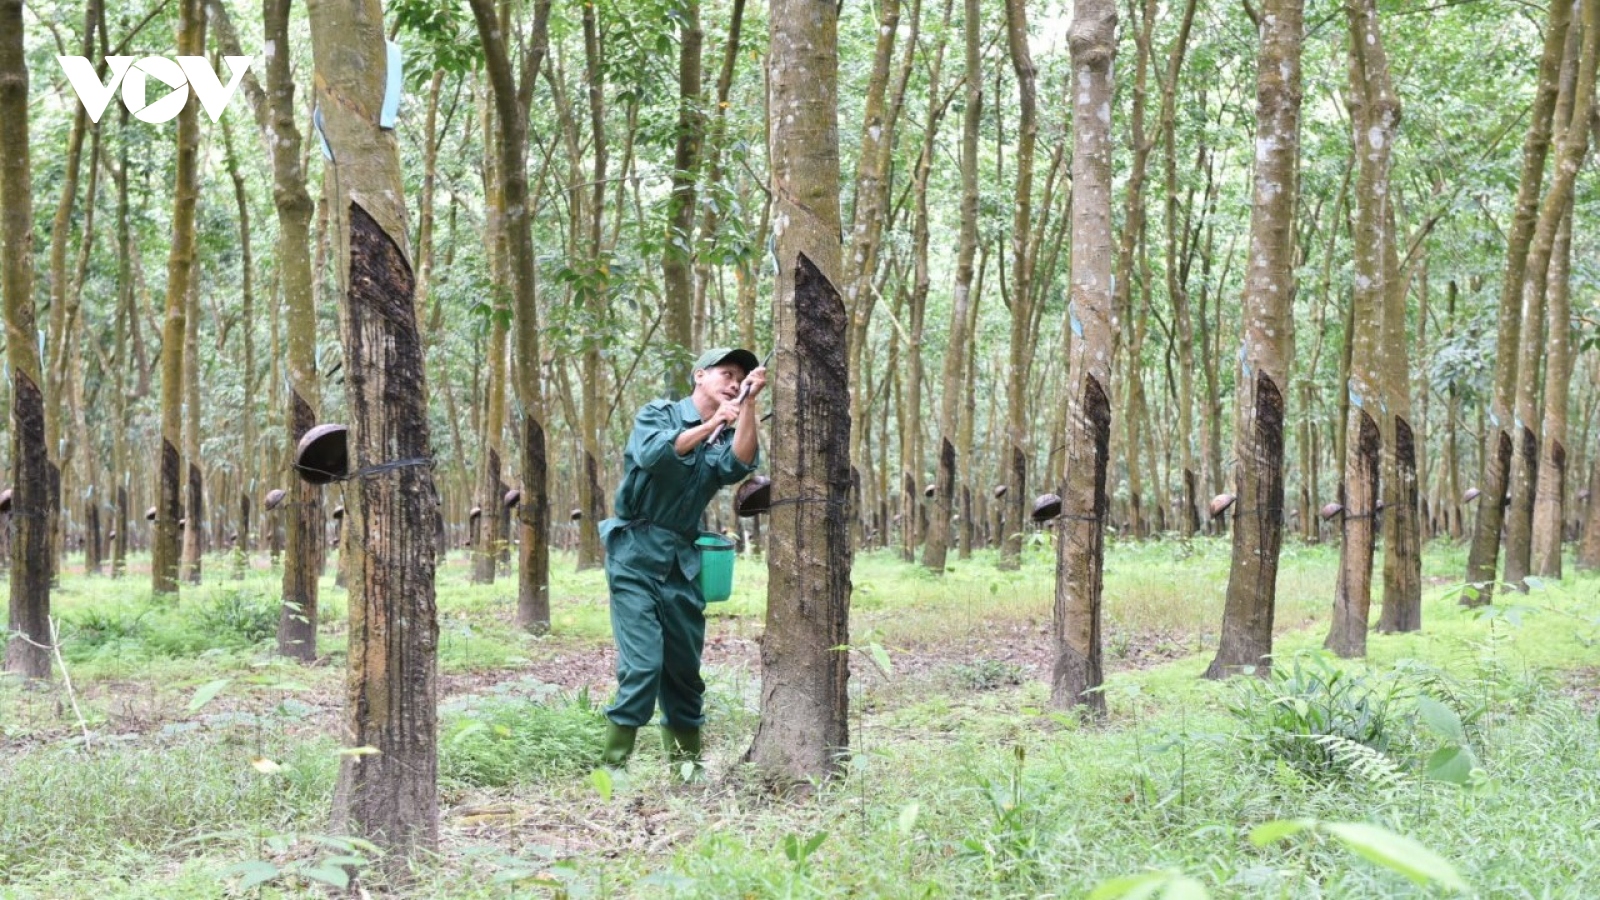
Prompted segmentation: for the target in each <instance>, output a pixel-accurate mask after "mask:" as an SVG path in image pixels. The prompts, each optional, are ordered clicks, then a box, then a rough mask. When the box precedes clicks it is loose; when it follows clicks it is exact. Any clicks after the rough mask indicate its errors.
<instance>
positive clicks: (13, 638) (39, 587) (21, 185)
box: [0, 0, 50, 678]
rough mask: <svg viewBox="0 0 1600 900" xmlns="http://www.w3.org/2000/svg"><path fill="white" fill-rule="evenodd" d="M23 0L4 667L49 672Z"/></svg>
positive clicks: (2, 120)
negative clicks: (8, 591) (8, 582)
mask: <svg viewBox="0 0 1600 900" xmlns="http://www.w3.org/2000/svg"><path fill="white" fill-rule="evenodd" d="M29 153H30V150H29V141H28V63H27V57H26V55H25V53H24V49H23V17H22V0H0V289H3V291H4V295H5V298H4V299H5V316H6V335H7V339H6V363H7V368H8V369H9V370H10V373H11V398H10V399H11V485H12V495H11V513H10V515H9V516H8V517H7V518H9V519H10V520H11V521H10V526H11V536H10V543H11V547H10V550H11V573H10V575H11V599H10V607H9V615H10V618H9V619H8V620H7V622H8V626H7V631H8V634H7V640H6V648H5V666H6V671H7V672H11V673H13V674H16V675H21V676H23V677H24V678H47V677H49V675H50V625H49V619H50V560H49V552H50V535H49V531H48V528H49V524H48V522H47V520H46V518H45V516H46V508H47V505H48V500H47V498H46V495H45V493H46V490H47V488H48V485H49V472H48V470H49V465H50V456H49V450H48V447H47V445H46V444H45V416H46V414H45V405H44V394H43V392H41V391H40V389H39V385H40V384H41V383H42V382H43V377H42V372H41V366H40V360H39V345H38V343H37V341H36V340H35V339H34V335H35V334H37V333H38V328H37V326H36V324H35V318H34V309H33V196H32V193H31V191H32V187H31V184H32V183H31V177H32V175H31V172H32V167H31V160H30V156H29Z"/></svg>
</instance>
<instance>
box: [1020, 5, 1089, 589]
mask: <svg viewBox="0 0 1600 900" xmlns="http://www.w3.org/2000/svg"><path fill="white" fill-rule="evenodd" d="M1111 7H1112V9H1111V17H1112V23H1113V25H1112V27H1113V28H1115V21H1116V9H1115V2H1114V0H1113V2H1112V4H1111ZM1007 15H1008V16H1009V15H1010V13H1009V12H1008V13H1007ZM1074 21H1077V16H1076V13H1075V14H1074ZM1007 46H1008V48H1009V49H1010V50H1011V51H1012V53H1011V69H1012V72H1013V74H1015V76H1016V79H1017V148H1016V153H1015V157H1016V167H1017V178H1016V184H1015V193H1014V194H1013V201H1012V207H1011V213H1012V216H1011V257H1010V262H1011V340H1010V343H1009V344H1008V345H1007V357H1006V420H1005V439H1004V440H1003V441H1002V442H1001V444H1000V447H1001V449H1000V453H1001V455H1002V458H1001V460H1000V469H1001V474H1002V476H1003V478H1002V483H1004V484H1005V485H1006V492H1005V496H1004V497H1003V498H997V499H996V502H997V504H999V505H1001V506H1002V508H1003V509H1004V510H1005V514H1004V521H1003V525H1002V528H1003V533H1002V534H1001V535H999V537H1000V562H999V566H1000V568H1002V569H1016V568H1019V567H1020V566H1021V565H1022V523H1023V522H1025V521H1026V520H1027V516H1028V512H1029V510H1028V497H1029V496H1030V495H1029V493H1028V453H1029V446H1030V442H1029V440H1028V433H1029V428H1028V400H1029V397H1028V372H1029V370H1030V369H1031V365H1030V363H1031V361H1032V360H1031V357H1032V351H1033V347H1034V346H1035V337H1036V335H1034V334H1033V333H1032V326H1033V324H1034V322H1033V299H1034V297H1033V294H1034V292H1033V263H1034V255H1035V254H1034V251H1035V249H1036V247H1037V244H1036V243H1035V242H1034V241H1032V240H1030V235H1032V234H1033V229H1032V225H1033V163H1034V159H1033V157H1034V147H1035V145H1036V144H1037V143H1038V139H1039V112H1038V106H1039V103H1038V72H1037V70H1036V69H1035V68H1034V65H1033V59H1032V58H1031V57H1030V56H1028V55H1026V54H1024V55H1023V56H1020V57H1019V56H1017V55H1016V52H1015V51H1016V50H1017V49H1019V47H1018V45H1017V44H1016V42H1008V44H1007ZM1020 49H1022V50H1024V51H1025V50H1027V45H1026V42H1024V43H1023V44H1022V45H1021V47H1020ZM1111 52H1112V53H1113V54H1114V53H1115V48H1114V47H1113V48H1112V50H1111ZM1107 66H1108V73H1107V75H1108V77H1109V61H1108V62H1107ZM1069 91H1071V89H1069ZM1073 94H1074V96H1076V93H1075V92H1073ZM1106 102H1107V103H1108V104H1109V102H1110V98H1109V97H1108V98H1107V101H1106ZM1075 114H1076V113H1075ZM1105 224H1106V226H1107V227H1109V226H1110V216H1109V214H1108V215H1107V219H1106V223H1105ZM1074 246H1076V244H1074ZM1108 253H1109V251H1108ZM1108 278H1109V273H1108ZM1108 349H1109V347H1108ZM1107 355H1108V356H1109V353H1108V354H1107Z"/></svg>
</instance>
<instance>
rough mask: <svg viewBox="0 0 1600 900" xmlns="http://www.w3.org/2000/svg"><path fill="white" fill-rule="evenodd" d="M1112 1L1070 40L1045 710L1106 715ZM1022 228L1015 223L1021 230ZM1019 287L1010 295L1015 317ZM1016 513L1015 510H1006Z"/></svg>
mask: <svg viewBox="0 0 1600 900" xmlns="http://www.w3.org/2000/svg"><path fill="white" fill-rule="evenodd" d="M1116 29H1117V8H1116V3H1115V2H1114V0H1079V2H1078V4H1077V5H1076V6H1075V7H1074V9H1073V13H1072V25H1071V27H1070V30H1069V31H1068V34H1067V38H1068V43H1069V45H1070V47H1071V52H1072V76H1071V81H1070V82H1069V84H1070V85H1071V86H1070V88H1069V96H1070V98H1071V101H1072V142H1073V150H1072V191H1073V198H1072V250H1073V252H1072V269H1071V276H1070V280H1069V287H1068V307H1067V318H1068V325H1069V327H1070V328H1071V330H1072V335H1073V338H1074V340H1073V342H1072V355H1071V359H1070V363H1069V369H1068V377H1067V391H1068V393H1067V397H1066V401H1067V404H1068V406H1067V410H1068V411H1067V445H1066V449H1065V451H1064V452H1065V453H1066V455H1067V479H1066V483H1065V485H1063V487H1062V490H1061V518H1060V520H1059V524H1058V526H1057V527H1058V528H1059V529H1060V535H1061V539H1060V541H1059V542H1058V543H1057V545H1056V591H1055V609H1054V616H1053V621H1054V624H1053V629H1052V630H1053V633H1054V637H1055V657H1056V658H1055V667H1054V669H1053V671H1052V672H1051V677H1050V702H1051V705H1053V706H1055V707H1057V708H1062V709H1066V708H1071V707H1079V706H1081V707H1083V708H1084V709H1086V710H1087V711H1088V712H1089V713H1090V714H1092V715H1095V716H1097V717H1098V716H1104V715H1105V709H1106V702H1105V695H1104V694H1102V693H1101V692H1100V691H1099V690H1097V688H1099V687H1100V684H1101V682H1102V680H1103V673H1102V670H1101V648H1100V619H1101V607H1102V600H1103V597H1102V591H1103V589H1104V582H1103V569H1104V565H1105V552H1104V551H1105V527H1106V512H1107V506H1108V498H1107V493H1106V467H1107V463H1108V462H1109V460H1108V455H1109V453H1108V451H1109V449H1110V445H1111V364H1112V357H1111V347H1112V340H1113V337H1112V333H1113V329H1114V324H1113V319H1114V316H1115V312H1114V310H1113V308H1112V303H1113V299H1112V286H1111V273H1112V266H1113V262H1114V261H1113V259H1112V254H1113V248H1112V245H1111V154H1112V131H1111V98H1112V93H1113V82H1112V62H1113V61H1114V59H1115V58H1116V51H1117V44H1116ZM1022 221H1025V220H1021V219H1019V222H1022ZM1020 288H1021V286H1020V285H1016V286H1014V288H1013V290H1014V291H1015V292H1016V296H1014V297H1013V299H1012V303H1013V309H1014V308H1015V304H1016V302H1017V299H1016V297H1017V296H1020V295H1021V290H1020ZM1013 507H1014V505H1013Z"/></svg>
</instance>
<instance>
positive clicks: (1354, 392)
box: [1326, 0, 1400, 657]
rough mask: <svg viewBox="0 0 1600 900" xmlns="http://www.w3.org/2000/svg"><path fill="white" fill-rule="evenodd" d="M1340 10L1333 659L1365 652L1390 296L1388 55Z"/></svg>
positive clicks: (1368, 0)
mask: <svg viewBox="0 0 1600 900" xmlns="http://www.w3.org/2000/svg"><path fill="white" fill-rule="evenodd" d="M1347 12H1348V13H1349V18H1350V99H1349V105H1350V112H1351V115H1350V120H1351V139H1352V142H1353V143H1352V147H1353V152H1354V153H1355V154H1356V158H1357V163H1356V229H1355V267H1356V268H1355V271H1356V277H1355V288H1354V295H1353V296H1352V298H1351V305H1352V308H1353V309H1354V310H1356V314H1355V320H1354V328H1353V336H1352V340H1351V353H1350V376H1349V383H1348V392H1347V393H1348V395H1349V398H1350V404H1351V407H1352V409H1351V410H1350V418H1349V421H1348V423H1347V424H1346V425H1345V462H1344V472H1345V475H1344V501H1343V502H1344V542H1343V545H1342V546H1341V547H1340V551H1339V582H1338V585H1337V587H1336V589H1335V594H1334V602H1333V623H1332V625H1331V627H1330V629H1329V632H1328V638H1327V641H1326V646H1327V647H1328V649H1330V650H1332V651H1334V652H1335V653H1337V654H1338V655H1340V656H1343V657H1355V656H1365V655H1366V652H1367V617H1368V613H1369V611H1370V609H1371V606H1372V557H1373V544H1374V539H1375V537H1376V530H1375V527H1374V526H1375V525H1376V522H1375V517H1376V514H1377V503H1378V469H1379V465H1380V461H1379V454H1380V451H1381V446H1382V438H1381V433H1380V430H1379V422H1378V419H1376V418H1375V417H1374V416H1375V415H1382V412H1381V410H1382V407H1383V403H1384V396H1385V395H1384V388H1383V359H1382V348H1381V341H1382V330H1383V312H1384V304H1385V302H1386V301H1387V299H1389V298H1390V296H1391V295H1390V293H1389V279H1388V275H1389V266H1388V265H1387V260H1386V258H1385V253H1386V242H1387V241H1389V240H1392V234H1391V232H1390V228H1391V227H1392V221H1393V220H1392V217H1391V215H1390V213H1389V209H1390V207H1389V166H1390V153H1391V148H1392V145H1393V139H1394V135H1395V132H1396V131H1397V130H1398V127H1399V122H1400V104H1399V101H1398V99H1396V97H1395V96H1394V92H1393V90H1392V89H1391V87H1390V84H1389V74H1388V61H1387V58H1386V57H1385V55H1384V51H1383V41H1382V38H1381V37H1380V36H1379V32H1378V12H1377V7H1376V5H1375V3H1374V2H1373V0H1358V2H1357V3H1356V4H1355V5H1352V6H1350V7H1348V8H1347Z"/></svg>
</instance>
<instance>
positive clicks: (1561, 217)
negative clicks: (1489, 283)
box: [1507, 0, 1600, 580]
mask: <svg viewBox="0 0 1600 900" xmlns="http://www.w3.org/2000/svg"><path fill="white" fill-rule="evenodd" d="M1597 56H1600V9H1597V4H1596V2H1595V0H1584V2H1583V47H1582V55H1581V56H1580V62H1579V66H1578V76H1577V77H1578V80H1577V84H1576V86H1575V88H1574V90H1573V98H1572V112H1571V116H1570V119H1569V120H1568V121H1566V122H1562V123H1559V124H1562V125H1564V127H1563V128H1562V132H1561V136H1560V142H1559V144H1558V146H1557V150H1556V154H1557V155H1556V165H1555V174H1554V175H1553V176H1552V180H1551V185H1550V195H1549V196H1547V197H1546V198H1545V201H1544V205H1543V206H1542V207H1541V208H1540V210H1539V221H1538V225H1537V227H1536V229H1535V233H1534V238H1533V241H1532V243H1531V245H1530V248H1529V252H1528V265H1527V273H1526V274H1525V276H1524V290H1525V291H1532V290H1534V289H1535V288H1536V287H1537V288H1538V289H1541V290H1543V289H1545V288H1546V287H1547V286H1548V305H1549V319H1548V322H1549V333H1550V336H1549V346H1548V352H1547V355H1546V360H1547V365H1548V377H1547V378H1546V382H1545V400H1544V420H1543V426H1544V443H1545V456H1544V461H1545V465H1543V466H1540V468H1539V474H1538V479H1539V481H1538V483H1539V485H1540V494H1541V496H1542V497H1543V498H1544V500H1543V508H1544V515H1543V517H1542V518H1543V522H1542V525H1541V523H1539V522H1536V523H1535V524H1534V535H1533V537H1534V539H1535V543H1542V544H1543V546H1542V548H1541V549H1542V550H1543V553H1542V554H1541V555H1540V559H1539V560H1538V569H1537V570H1536V571H1537V572H1538V574H1540V575H1543V576H1545V577H1553V578H1560V577H1561V531H1562V513H1561V506H1562V494H1563V492H1564V490H1565V485H1564V481H1565V475H1566V447H1565V443H1566V428H1567V391H1568V380H1569V378H1570V377H1571V372H1570V361H1569V359H1568V357H1569V341H1570V336H1569V330H1570V324H1569V322H1568V316H1569V313H1570V300H1569V285H1568V283H1567V282H1568V278H1569V274H1570V269H1569V259H1570V254H1571V237H1572V236H1571V224H1570V220H1571V216H1572V203H1573V193H1574V179H1575V178H1576V176H1577V173H1578V172H1579V171H1580V170H1581V169H1582V168H1583V164H1584V162H1585V160H1586V159H1587V158H1588V153H1589V128H1590V122H1591V117H1592V115H1593V111H1594V90H1595V85H1594V81H1595V69H1596V57H1597ZM1540 269H1543V270H1545V272H1546V273H1547V274H1546V277H1542V278H1540V284H1538V285H1534V284H1532V283H1531V279H1533V278H1536V277H1540V272H1539V270H1540ZM1527 297H1528V295H1527V294H1526V293H1525V294H1524V301H1523V302H1524V303H1527V302H1528V299H1527ZM1547 469H1548V471H1547ZM1541 531H1542V532H1543V534H1542V538H1543V540H1542V541H1540V538H1541ZM1508 554H1509V551H1508ZM1508 569H1509V563H1508ZM1507 580H1510V579H1509V576H1508V578H1507Z"/></svg>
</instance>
